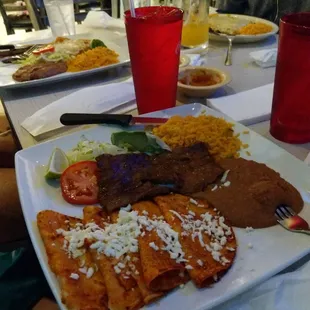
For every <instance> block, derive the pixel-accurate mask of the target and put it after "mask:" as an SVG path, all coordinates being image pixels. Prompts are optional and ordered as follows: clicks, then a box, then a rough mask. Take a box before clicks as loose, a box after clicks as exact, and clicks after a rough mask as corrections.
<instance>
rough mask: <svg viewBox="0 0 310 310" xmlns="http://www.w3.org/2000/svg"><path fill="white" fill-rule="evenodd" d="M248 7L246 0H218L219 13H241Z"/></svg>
mask: <svg viewBox="0 0 310 310" xmlns="http://www.w3.org/2000/svg"><path fill="white" fill-rule="evenodd" d="M247 8H248V0H220V1H218V12H219V13H235V14H243V13H244V12H245V11H246V9H247Z"/></svg>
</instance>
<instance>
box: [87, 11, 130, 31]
mask: <svg viewBox="0 0 310 310" xmlns="http://www.w3.org/2000/svg"><path fill="white" fill-rule="evenodd" d="M83 25H84V26H86V27H91V28H118V29H125V24H124V21H123V20H121V19H116V18H113V17H111V16H110V15H109V14H107V13H106V12H104V11H89V12H88V14H87V16H86V18H85V19H84V21H83Z"/></svg>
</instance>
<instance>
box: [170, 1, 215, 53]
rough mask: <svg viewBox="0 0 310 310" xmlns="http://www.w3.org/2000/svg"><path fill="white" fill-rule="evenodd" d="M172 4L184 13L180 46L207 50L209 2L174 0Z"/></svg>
mask: <svg viewBox="0 0 310 310" xmlns="http://www.w3.org/2000/svg"><path fill="white" fill-rule="evenodd" d="M173 4H174V5H175V6H177V7H179V8H181V9H182V10H183V11H184V16H183V30H182V41H181V44H182V46H184V47H188V48H194V47H201V48H207V47H208V42H209V7H210V0H174V2H173Z"/></svg>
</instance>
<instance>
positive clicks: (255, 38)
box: [210, 14, 279, 43]
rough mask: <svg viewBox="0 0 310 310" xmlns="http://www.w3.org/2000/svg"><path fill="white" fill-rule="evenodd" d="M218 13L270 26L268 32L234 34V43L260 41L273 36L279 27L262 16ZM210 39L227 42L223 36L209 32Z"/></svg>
mask: <svg viewBox="0 0 310 310" xmlns="http://www.w3.org/2000/svg"><path fill="white" fill-rule="evenodd" d="M218 15H221V16H229V17H235V18H238V19H242V20H247V21H249V22H254V23H264V24H266V25H269V26H271V27H272V31H270V32H268V33H263V34H257V35H236V36H235V38H234V43H251V42H258V41H262V40H264V39H267V38H269V37H270V36H273V35H274V34H276V33H277V32H278V31H279V27H278V26H277V25H276V24H275V23H272V22H270V21H269V20H266V19H262V18H258V17H254V16H248V15H238V14H218ZM210 40H213V41H221V42H227V39H226V38H225V37H221V36H217V35H215V34H213V33H211V32H210Z"/></svg>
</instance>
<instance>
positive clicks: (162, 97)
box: [125, 6, 183, 114]
mask: <svg viewBox="0 0 310 310" xmlns="http://www.w3.org/2000/svg"><path fill="white" fill-rule="evenodd" d="M135 14H136V17H132V16H131V13H130V11H129V10H128V11H126V12H125V25H126V33H127V40H128V47H129V54H130V61H131V69H132V75H133V82H134V86H135V93H136V100H137V106H138V111H139V114H142V113H148V112H153V111H158V110H162V109H167V108H172V107H174V106H175V104H176V93H177V80H178V69H179V59H180V45H181V31H182V18H183V11H182V10H180V9H178V8H175V7H168V6H149V7H140V8H136V9H135Z"/></svg>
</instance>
